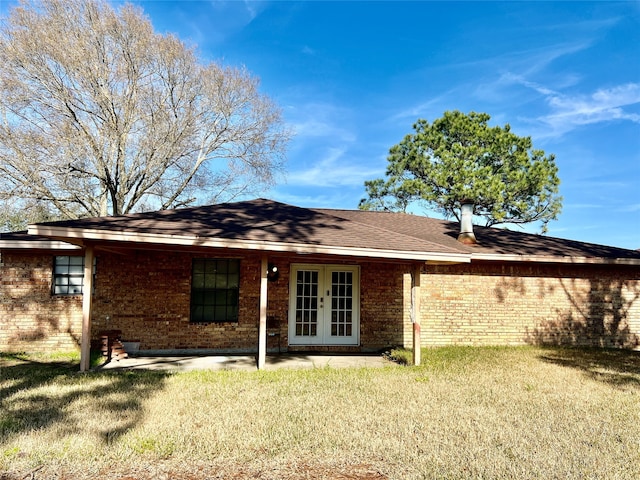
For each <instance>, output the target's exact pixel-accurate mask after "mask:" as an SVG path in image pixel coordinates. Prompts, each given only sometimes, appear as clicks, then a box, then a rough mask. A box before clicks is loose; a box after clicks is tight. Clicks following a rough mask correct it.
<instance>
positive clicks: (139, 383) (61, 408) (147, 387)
mask: <svg viewBox="0 0 640 480" xmlns="http://www.w3.org/2000/svg"><path fill="white" fill-rule="evenodd" d="M78 368H79V362H78V361H75V360H73V361H71V360H70V361H47V360H40V359H38V358H37V357H29V356H24V355H14V354H2V353H0V445H2V444H6V443H7V442H8V441H10V440H11V438H13V437H14V436H16V435H19V434H20V433H23V432H31V431H36V430H39V429H46V428H51V427H55V428H56V429H57V430H58V431H59V432H60V433H61V434H63V435H67V434H85V435H86V434H89V435H94V436H97V437H99V438H100V439H101V440H102V441H103V442H106V443H110V442H113V441H114V440H116V439H117V438H118V437H120V436H121V435H123V434H125V433H126V432H127V431H128V430H130V429H131V428H133V427H134V426H135V425H136V424H137V423H138V422H140V421H141V420H142V417H143V414H144V411H143V402H144V400H145V399H146V398H148V397H149V396H150V395H151V394H152V393H153V392H157V391H159V390H161V389H162V388H163V387H164V383H165V379H166V378H167V376H168V374H167V373H162V372H148V371H145V372H108V373H107V372H89V373H80V372H78ZM95 410H97V411H99V412H109V413H110V415H109V416H108V418H109V419H111V420H107V421H105V422H104V423H103V424H102V425H101V426H100V427H98V428H97V430H98V431H92V432H88V431H87V429H88V428H89V427H88V424H89V422H88V420H87V419H88V418H90V417H91V416H93V415H96V413H95Z"/></svg>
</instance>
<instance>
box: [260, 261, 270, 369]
mask: <svg viewBox="0 0 640 480" xmlns="http://www.w3.org/2000/svg"><path fill="white" fill-rule="evenodd" d="M268 268H269V264H268V259H267V256H266V255H263V257H262V262H261V266H260V321H259V324H258V370H262V369H263V368H264V367H265V364H266V362H267V269H268Z"/></svg>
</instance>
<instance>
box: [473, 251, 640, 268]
mask: <svg viewBox="0 0 640 480" xmlns="http://www.w3.org/2000/svg"><path fill="white" fill-rule="evenodd" d="M474 260H484V261H493V262H536V263H568V264H580V265H638V266H640V259H636V258H603V257H568V256H567V257H555V256H552V255H515V254H499V253H472V254H471V261H472V262H473V261H474Z"/></svg>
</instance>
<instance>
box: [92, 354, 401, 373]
mask: <svg viewBox="0 0 640 480" xmlns="http://www.w3.org/2000/svg"><path fill="white" fill-rule="evenodd" d="M392 365H396V364H395V363H393V362H390V361H388V360H386V359H384V358H383V357H382V356H381V355H336V354H289V353H281V354H274V355H267V359H266V366H265V370H277V369H282V368H354V367H355V368H358V367H373V368H379V367H386V366H392ZM96 370H161V371H173V372H186V371H190V370H243V371H257V362H256V357H255V356H254V355H250V354H248V355H174V356H161V355H137V356H129V358H120V359H112V360H110V361H109V362H107V363H105V364H104V365H101V366H100V367H97V368H96Z"/></svg>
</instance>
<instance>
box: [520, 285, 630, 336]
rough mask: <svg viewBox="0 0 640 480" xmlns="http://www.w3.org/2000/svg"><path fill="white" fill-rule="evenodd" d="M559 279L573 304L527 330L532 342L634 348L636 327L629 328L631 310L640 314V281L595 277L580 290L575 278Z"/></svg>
mask: <svg viewBox="0 0 640 480" xmlns="http://www.w3.org/2000/svg"><path fill="white" fill-rule="evenodd" d="M578 281H580V280H576V279H571V280H566V279H565V280H562V279H561V280H560V284H561V286H562V288H563V289H564V292H565V294H566V296H567V298H568V299H569V301H570V302H571V304H572V307H573V308H572V310H571V311H570V312H568V313H567V312H560V311H558V318H557V319H555V320H546V321H543V322H541V323H540V324H539V326H538V327H536V328H534V329H533V330H532V331H531V332H529V333H528V335H527V338H526V341H527V342H528V343H532V344H535V345H569V346H591V347H621V348H637V347H638V346H640V335H639V333H640V332H638V331H636V332H633V331H631V329H630V326H629V322H630V320H631V318H630V317H631V312H632V310H633V307H634V306H635V311H637V312H638V313H639V314H640V305H635V304H636V302H640V284H638V283H637V282H633V281H625V280H615V279H610V278H609V279H607V278H598V279H592V280H590V286H589V291H588V293H586V294H585V295H582V294H580V293H576V292H579V289H578V288H577V287H576V282H578Z"/></svg>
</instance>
